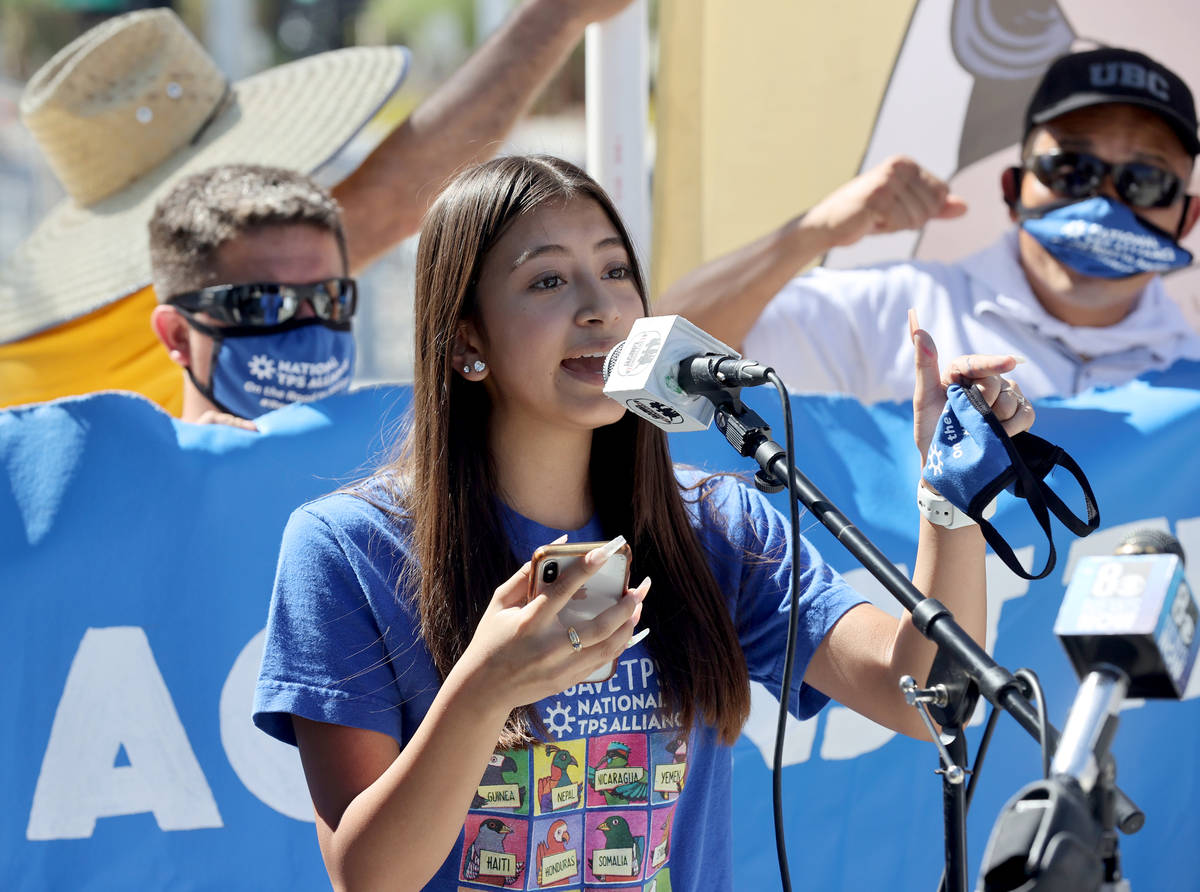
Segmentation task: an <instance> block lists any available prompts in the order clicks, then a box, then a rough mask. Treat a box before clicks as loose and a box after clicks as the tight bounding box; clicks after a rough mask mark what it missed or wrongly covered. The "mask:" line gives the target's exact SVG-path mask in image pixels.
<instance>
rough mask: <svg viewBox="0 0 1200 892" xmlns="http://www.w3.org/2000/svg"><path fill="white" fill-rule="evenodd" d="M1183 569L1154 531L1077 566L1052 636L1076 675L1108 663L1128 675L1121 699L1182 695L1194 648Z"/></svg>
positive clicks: (1169, 539)
mask: <svg viewBox="0 0 1200 892" xmlns="http://www.w3.org/2000/svg"><path fill="white" fill-rule="evenodd" d="M1183 567H1184V561H1183V548H1182V546H1180V544H1179V541H1178V540H1177V539H1175V537H1173V536H1171V535H1169V534H1167V533H1163V532H1161V531H1158V530H1137V531H1135V532H1133V533H1131V534H1130V535H1129V536H1127V537H1126V538H1125V539H1124V540H1122V542H1121V544H1120V545H1118V546H1117V549H1116V553H1115V554H1112V555H1103V556H1093V557H1086V558H1083V559H1082V560H1081V561H1080V562H1079V563H1078V565H1077V566H1076V568H1075V574H1074V576H1073V577H1072V578H1071V584H1070V585H1069V586H1067V592H1066V595H1064V597H1063V602H1062V606H1061V607H1060V608H1059V611H1058V618H1057V620H1055V623H1054V634H1055V635H1057V636H1058V639H1059V641H1061V642H1062V645H1063V647H1064V648H1065V649H1066V651H1067V655H1068V656H1069V657H1070V658H1071V664H1072V665H1073V666H1074V667H1075V672H1076V673H1077V674H1078V675H1079V676H1080V677H1083V676H1084V675H1086V674H1087V673H1088V672H1090V671H1091V670H1092V669H1093V668H1094V667H1095V666H1098V665H1101V664H1108V665H1111V666H1115V667H1116V668H1118V669H1120V670H1122V671H1123V672H1124V673H1125V674H1126V675H1128V676H1129V690H1128V691H1127V696H1129V697H1149V698H1168V699H1179V698H1181V697H1182V696H1183V694H1184V691H1185V690H1186V689H1187V684H1188V678H1189V676H1190V675H1191V672H1192V667H1193V666H1194V664H1195V661H1196V651H1197V647H1198V646H1200V641H1197V638H1196V623H1197V621H1198V620H1200V608H1198V607H1197V604H1196V598H1195V595H1194V594H1193V593H1192V590H1191V587H1190V586H1189V585H1188V583H1187V579H1186V578H1185V577H1184V572H1183Z"/></svg>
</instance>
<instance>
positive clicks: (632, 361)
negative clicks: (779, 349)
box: [603, 316, 771, 431]
mask: <svg viewBox="0 0 1200 892" xmlns="http://www.w3.org/2000/svg"><path fill="white" fill-rule="evenodd" d="M770 371H771V369H770V368H768V367H767V366H763V365H760V364H759V363H757V362H754V361H753V360H749V359H742V358H741V354H740V353H738V352H737V351H736V350H734V349H733V348H732V347H730V346H729V345H728V344H723V343H722V342H721V341H718V340H717V339H716V338H714V337H713V336H712V335H710V334H708V333H707V332H705V331H703V330H702V329H700V328H697V327H696V326H695V325H693V324H692V323H690V322H688V321H687V320H686V319H684V318H683V317H682V316H646V317H643V318H641V319H638V320H636V321H635V322H634V323H633V327H632V328H631V329H630V331H629V336H628V337H627V338H626V339H625V340H623V341H621V343H619V344H617V345H616V346H615V347H613V348H612V350H610V351H609V352H608V356H606V357H605V359H604V370H603V373H604V393H605V395H606V396H608V397H610V398H611V399H614V400H616V401H617V402H618V403H621V404H622V405H624V406H625V407H626V408H627V409H629V411H631V412H633V413H634V414H635V415H639V416H641V417H642V418H644V419H646V420H647V421H649V422H650V423H651V424H653V425H656V426H657V427H661V428H663V429H664V430H668V431H702V430H705V429H707V428H708V426H709V425H710V424H712V420H713V414H714V411H715V406H714V404H713V402H712V400H711V399H709V398H707V397H706V396H705V394H711V393H714V392H716V391H719V390H733V389H736V388H739V387H753V386H755V385H757V384H762V383H764V382H765V381H766V380H767V377H766V376H767V373H768V372H770Z"/></svg>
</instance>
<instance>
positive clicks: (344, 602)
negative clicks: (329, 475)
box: [254, 497, 403, 745]
mask: <svg viewBox="0 0 1200 892" xmlns="http://www.w3.org/2000/svg"><path fill="white" fill-rule="evenodd" d="M347 498H349V497H347ZM339 533H341V535H339ZM369 538H370V537H368V540H369ZM372 572H373V570H372V562H371V560H370V556H369V555H367V554H365V553H364V551H363V550H362V549H360V548H359V544H358V543H356V542H355V541H354V540H353V538H352V537H350V536H347V535H345V534H344V532H342V531H340V530H339V531H338V533H335V530H334V529H333V528H332V527H331V526H330V525H329V523H328V522H327V521H326V520H325V519H323V518H322V517H319V516H317V515H316V514H314V513H313V512H312V511H310V510H309V509H308V508H307V507H305V508H300V509H298V510H296V511H295V512H294V513H293V514H292V516H291V518H290V519H289V520H288V524H287V527H286V529H285V530H284V534H283V542H282V545H281V548H280V555H279V565H278V568H277V570H276V576H275V586H274V591H273V592H272V595H271V606H270V610H269V612H268V616H267V629H266V641H265V643H264V649H263V659H262V668H261V670H260V673H259V679H258V685H257V688H256V690H255V698H254V723H255V724H256V725H257V726H258V727H259V728H261V729H262V730H263V731H266V732H267V733H268V734H270V735H271V736H272V737H275V738H277V739H279V740H282V741H284V742H285V743H290V744H293V745H294V744H295V743H296V736H295V732H294V731H293V729H292V722H291V716H292V715H299V716H303V717H305V718H309V719H313V720H315V721H319V722H328V723H331V724H338V725H350V726H352V727H358V728H365V729H368V730H373V731H379V732H381V733H384V734H388V735H390V736H391V737H394V738H396V739H397V740H400V739H401V737H402V730H403V729H402V728H401V724H402V723H401V710H400V708H399V703H398V702H397V698H398V696H399V694H398V689H397V685H396V674H395V670H394V669H393V665H392V661H391V660H390V659H389V653H388V646H387V641H386V639H385V636H384V634H383V632H382V630H381V629H380V626H379V623H378V621H377V618H376V615H375V613H374V612H373V610H372V609H371V598H370V597H369V596H368V590H369V589H370V588H371V587H372V586H374V585H376V584H377V582H376V580H373V579H371V577H370V574H371V573H372ZM364 577H365V578H364Z"/></svg>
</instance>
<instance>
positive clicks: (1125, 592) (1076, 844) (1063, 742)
mask: <svg viewBox="0 0 1200 892" xmlns="http://www.w3.org/2000/svg"><path fill="white" fill-rule="evenodd" d="M1183 562H1184V556H1183V547H1182V546H1181V545H1180V544H1179V541H1178V540H1177V539H1175V538H1174V537H1173V536H1170V535H1168V534H1166V533H1163V532H1161V531H1158V530H1137V531H1135V532H1133V533H1131V534H1130V535H1129V536H1127V537H1126V538H1125V539H1124V540H1122V541H1121V543H1120V544H1119V545H1118V546H1117V548H1116V553H1115V554H1112V555H1102V556H1094V557H1087V558H1084V559H1083V560H1081V561H1080V562H1079V564H1078V565H1077V566H1076V568H1075V575H1074V576H1073V577H1072V579H1071V584H1070V585H1069V586H1067V592H1066V594H1065V595H1064V596H1063V603H1062V606H1061V607H1060V608H1059V612H1058V619H1057V620H1056V621H1055V623H1054V633H1055V634H1056V635H1057V636H1058V639H1059V641H1061V642H1062V644H1063V647H1064V648H1065V649H1066V651H1067V655H1068V656H1069V657H1070V658H1071V663H1072V665H1073V666H1074V667H1075V672H1076V673H1077V674H1078V675H1079V676H1080V677H1081V679H1082V681H1081V682H1080V685H1079V691H1078V693H1077V694H1076V695H1075V700H1074V702H1073V703H1072V704H1071V711H1070V713H1069V714H1068V715H1067V721H1066V724H1065V725H1064V726H1063V732H1062V736H1061V737H1060V738H1059V741H1058V748H1057V749H1056V750H1055V752H1054V759H1053V761H1052V762H1051V763H1050V776H1049V777H1048V778H1045V779H1043V780H1039V781H1035V782H1034V783H1032V784H1029V785H1027V786H1026V787H1025V788H1023V789H1022V790H1020V791H1019V792H1018V793H1017V795H1016V796H1014V797H1013V798H1012V799H1010V800H1009V801H1008V803H1007V804H1006V805H1005V806H1004V809H1003V811H1001V813H1000V817H999V818H998V819H997V821H996V824H995V826H994V827H993V828H992V835H991V837H990V838H989V840H988V845H987V849H986V851H985V852H984V857H983V867H982V870H981V872H980V877H979V885H978V886H977V887H976V889H977V890H978V892H1017V890H1019V892H1093V890H1101V889H1103V890H1117V889H1123V890H1128V888H1129V886H1128V883H1127V882H1126V881H1125V880H1124V879H1123V878H1122V877H1121V873H1120V864H1119V861H1118V859H1117V855H1116V841H1115V836H1114V835H1113V833H1112V829H1111V828H1112V826H1113V817H1114V814H1113V799H1112V791H1113V789H1114V788H1113V786H1112V782H1113V774H1114V769H1113V767H1112V765H1111V757H1110V755H1109V748H1110V746H1111V744H1112V740H1113V737H1114V735H1115V734H1116V730H1117V722H1118V716H1119V714H1120V711H1121V704H1122V703H1123V702H1124V700H1125V698H1126V697H1127V696H1129V697H1160V698H1161V697H1166V698H1179V697H1182V696H1183V692H1184V690H1185V689H1186V688H1187V682H1188V677H1189V675H1190V674H1191V671H1192V666H1193V664H1194V662H1195V659H1196V647H1197V641H1196V634H1195V632H1196V620H1197V617H1198V616H1200V609H1197V606H1196V600H1195V597H1194V596H1193V594H1192V590H1191V588H1190V587H1189V586H1188V583H1187V580H1186V579H1185V578H1184V576H1183ZM1138 826H1140V822H1138V824H1137V825H1135V826H1133V827H1131V828H1125V829H1126V830H1127V832H1133V831H1134V830H1136V829H1137V828H1138Z"/></svg>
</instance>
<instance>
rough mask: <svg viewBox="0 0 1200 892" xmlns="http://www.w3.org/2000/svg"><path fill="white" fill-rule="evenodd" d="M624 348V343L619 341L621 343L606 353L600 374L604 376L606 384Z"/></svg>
mask: <svg viewBox="0 0 1200 892" xmlns="http://www.w3.org/2000/svg"><path fill="white" fill-rule="evenodd" d="M624 347H625V342H624V341H621V343H619V344H616V345H614V346H613V348H612V349H611V350H609V351H608V356H606V357H604V369H603V370H602V371H601V373H600V374H601V375H603V376H604V380H605V381H606V382H607V381H608V376H609V375H611V374H612V370H613V367H614V366H615V365H616V364H617V360H618V359H620V358H621V350H623V349H624Z"/></svg>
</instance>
